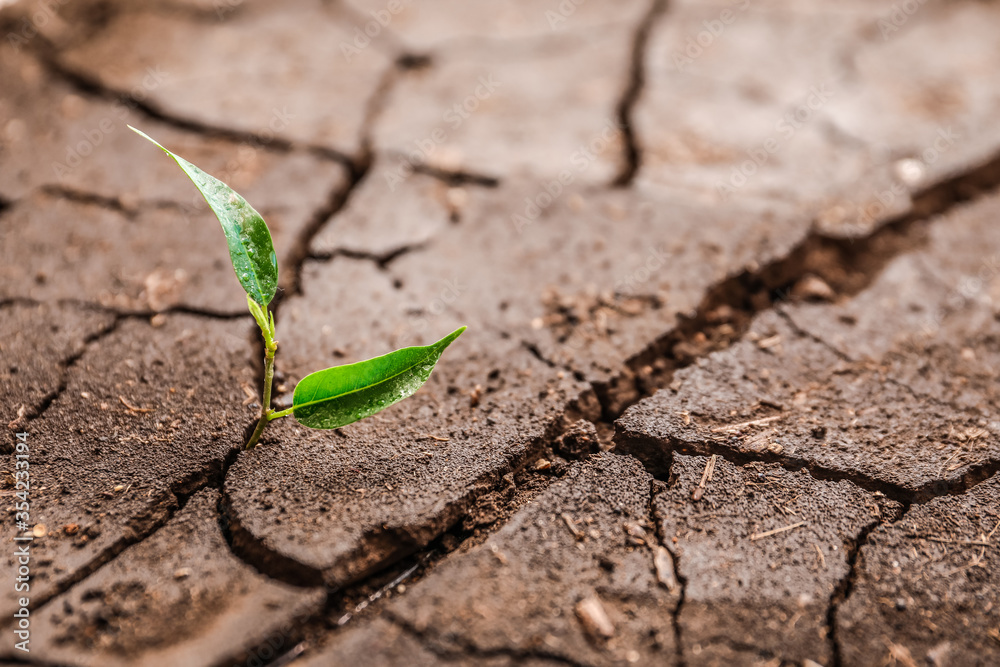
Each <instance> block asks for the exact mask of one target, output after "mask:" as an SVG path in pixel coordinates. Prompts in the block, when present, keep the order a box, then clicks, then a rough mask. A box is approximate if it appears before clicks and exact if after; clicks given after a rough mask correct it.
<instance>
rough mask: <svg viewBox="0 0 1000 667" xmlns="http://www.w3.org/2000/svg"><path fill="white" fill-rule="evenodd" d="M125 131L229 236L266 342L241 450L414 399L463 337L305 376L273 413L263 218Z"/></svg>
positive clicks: (270, 251) (272, 287)
mask: <svg viewBox="0 0 1000 667" xmlns="http://www.w3.org/2000/svg"><path fill="white" fill-rule="evenodd" d="M129 129H130V130H132V131H133V132H135V133H136V134H138V135H139V136H141V137H145V138H146V139H148V140H149V141H151V142H153V143H154V144H156V145H157V146H159V147H160V149H162V150H163V152H164V153H166V154H167V155H169V156H170V157H172V158H173V159H174V161H175V162H176V163H177V164H178V165H180V168H181V169H182V170H184V173H185V174H187V175H188V177H189V178H190V179H191V180H192V181H193V182H194V184H195V186H196V187H197V188H198V190H200V191H201V194H202V195H203V196H204V197H205V201H207V202H208V205H209V207H210V208H211V209H212V211H214V212H215V215H216V217H217V218H218V219H219V222H221V223H222V231H223V232H225V234H226V241H227V242H228V244H229V257H230V259H231V260H232V262H233V269H234V270H235V271H236V277H237V278H238V279H239V281H240V285H242V286H243V289H244V290H245V291H246V293H247V307H248V308H249V309H250V313H251V314H252V315H253V317H254V319H255V320H256V321H257V326H259V327H260V333H261V335H262V336H263V337H264V391H263V394H264V395H263V400H262V401H261V404H260V406H261V407H260V419H259V420H258V421H257V428H255V429H254V431H253V435H251V436H250V439H249V440H248V441H247V443H246V449H253V448H254V447H255V446H256V445H257V441H258V440H260V436H261V434H262V433H263V432H264V429H265V428H266V427H267V425H268V424H269V423H271V422H272V421H274V420H275V419H279V418H281V417H287V416H288V415H293V416H294V417H295V419H296V420H298V422H299V423H300V424H302V425H303V426H308V427H309V428H324V429H332V428H340V427H341V426H345V425H347V424H350V423H352V422H356V421H358V420H359V419H364V418H365V417H370V416H371V415H373V414H375V413H376V412H379V411H381V410H384V409H385V408H387V407H389V406H390V405H392V404H394V403H398V402H399V401H401V400H403V399H404V398H407V397H409V396H412V395H413V394H414V393H416V391H417V390H418V389H419V388H420V387H421V386H422V385H423V384H424V382H426V381H427V378H428V377H430V374H431V371H432V370H434V365H435V364H437V361H438V359H440V358H441V353H442V352H444V350H445V348H446V347H448V346H449V345H451V343H452V342H453V341H454V340H455V339H456V338H458V337H459V336H460V335H462V332H463V331H465V327H460V328H459V329H456V330H455V331H453V332H451V333H450V334H448V335H447V336H445V337H444V338H442V339H441V340H439V341H438V342H436V343H434V344H433V345H427V346H425V347H406V348H403V349H401V350H396V351H395V352H390V353H389V354H386V355H383V356H381V357H375V358H374V359H369V360H367V361H359V362H358V363H356V364H347V365H344V366H334V367H333V368H327V369H325V370H321V371H316V372H315V373H310V374H309V375H307V376H305V377H304V378H302V380H301V381H300V382H299V383H298V384H297V385H296V386H295V394H294V397H293V399H292V407H290V408H288V409H287V410H281V411H276V410H274V409H272V408H271V384H272V381H273V379H274V354H275V352H276V351H277V349H278V340H277V338H276V334H275V330H274V313H273V312H272V311H269V310H268V305H269V304H270V303H271V299H273V298H274V294H275V292H276V291H277V289H278V259H277V256H276V255H275V253H274V246H273V245H272V243H271V232H270V230H268V228H267V225H266V224H265V223H264V219H263V218H262V217H261V216H260V214H259V213H257V211H255V210H254V209H253V207H252V206H250V204H248V203H247V201H246V200H245V199H244V198H243V197H241V196H240V195H238V194H237V193H236V192H234V191H233V189H232V188H230V187H229V186H228V185H226V184H225V183H223V182H222V181H220V180H218V179H216V178H214V177H212V176H210V175H208V174H206V173H205V172H204V171H202V170H201V169H199V168H198V167H196V166H194V165H193V164H191V163H190V162H188V161H187V160H185V159H184V158H182V157H179V156H177V155H174V154H173V153H171V152H170V151H168V150H167V149H166V148H163V146H160V144H158V143H157V142H156V141H154V140H153V139H152V138H150V137H149V136H147V135H145V134H143V133H142V132H140V131H139V130H137V129H135V128H134V127H132V126H131V125H129Z"/></svg>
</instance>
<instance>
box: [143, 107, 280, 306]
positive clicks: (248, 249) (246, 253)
mask: <svg viewBox="0 0 1000 667" xmlns="http://www.w3.org/2000/svg"><path fill="white" fill-rule="evenodd" d="M128 127H129V129H130V130H132V131H133V132H135V133H136V134H138V135H139V136H141V137H145V138H146V139H149V141H152V142H153V143H154V144H156V145H157V146H159V147H160V149H162V150H163V152H164V153H166V154H167V155H169V156H170V157H172V158H173V159H174V161H175V162H176V163H177V164H178V165H180V168H181V169H183V170H184V173H185V174H187V175H188V178H190V179H191V180H192V181H193V182H194V184H195V186H197V188H198V190H200V191H201V194H202V195H203V196H204V197H205V201H207V202H208V205H209V206H210V207H211V208H212V211H214V212H215V217H217V218H218V219H219V222H221V223H222V231H224V232H225V233H226V241H227V242H228V243H229V257H230V259H231V260H232V261H233V269H235V271H236V277H237V278H238V279H239V281H240V285H243V289H245V290H246V292H247V294H248V295H249V296H250V298H252V299H253V300H254V301H256V302H257V303H259V304H260V305H262V306H267V304H269V303H271V299H273V298H274V292H275V290H276V289H277V288H278V258H277V256H276V255H275V254H274V245H273V244H272V243H271V232H270V231H269V230H268V229H267V224H266V223H265V222H264V218H262V217H260V213H258V212H257V211H255V210H254V209H253V207H252V206H250V204H248V203H247V200H246V199H244V198H243V197H241V196H240V195H239V194H237V193H236V192H235V191H234V190H233V189H232V188H230V187H229V186H228V185H226V184H225V183H223V182H222V181H220V180H219V179H217V178H215V177H214V176H210V175H209V174H206V173H205V172H203V171H202V170H201V169H199V168H198V167H196V166H194V165H193V164H191V163H190V162H188V161H187V160H185V159H184V158H182V157H179V156H177V155H174V154H173V153H171V152H170V151H168V150H167V149H166V148H163V146H160V144H158V143H157V142H156V141H155V140H153V139H152V138H151V137H149V136H148V135H146V134H144V133H143V132H140V131H139V130H137V129H135V128H134V127H132V126H131V125H129V126H128Z"/></svg>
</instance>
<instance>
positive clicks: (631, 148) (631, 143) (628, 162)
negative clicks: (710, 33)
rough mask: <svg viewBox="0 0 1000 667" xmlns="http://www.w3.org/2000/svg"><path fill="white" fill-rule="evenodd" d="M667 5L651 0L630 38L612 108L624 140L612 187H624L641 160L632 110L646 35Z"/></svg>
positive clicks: (643, 63) (639, 88)
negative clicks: (627, 62) (622, 83)
mask: <svg viewBox="0 0 1000 667" xmlns="http://www.w3.org/2000/svg"><path fill="white" fill-rule="evenodd" d="M666 9H667V0H653V2H652V4H651V5H650V7H649V11H648V12H646V14H645V16H643V17H642V19H641V21H640V23H639V26H638V27H637V28H636V30H635V36H634V38H633V40H632V55H631V62H630V65H629V73H628V82H627V83H626V85H625V91H624V93H622V97H621V99H620V100H619V101H618V104H617V106H616V108H615V115H616V117H617V120H618V126H619V127H620V128H621V130H622V136H623V138H624V142H625V147H624V153H625V154H624V164H623V165H622V168H621V171H620V172H619V173H618V175H617V176H616V177H615V179H614V181H613V182H612V185H614V186H615V187H627V186H628V185H630V184H631V183H632V180H633V179H634V178H635V175H636V174H637V173H638V171H639V167H640V165H641V164H642V147H641V146H640V145H639V138H638V137H637V136H636V132H635V123H634V121H633V118H632V112H633V111H634V110H635V106H636V104H638V102H639V98H640V97H641V96H642V89H643V87H644V86H645V84H646V46H647V44H648V43H649V35H650V33H652V31H653V28H654V27H655V26H656V23H657V20H658V19H659V18H660V17H661V15H662V14H663V13H664V12H665V11H666Z"/></svg>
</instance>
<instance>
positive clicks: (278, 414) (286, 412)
mask: <svg viewBox="0 0 1000 667" xmlns="http://www.w3.org/2000/svg"><path fill="white" fill-rule="evenodd" d="M294 410H295V408H288V409H287V410H282V411H281V412H274V411H273V410H272V411H271V414H270V415H268V417H267V421H269V422H273V421H274V420H275V419H281V418H282V417H287V416H288V415H290V414H292V411H294Z"/></svg>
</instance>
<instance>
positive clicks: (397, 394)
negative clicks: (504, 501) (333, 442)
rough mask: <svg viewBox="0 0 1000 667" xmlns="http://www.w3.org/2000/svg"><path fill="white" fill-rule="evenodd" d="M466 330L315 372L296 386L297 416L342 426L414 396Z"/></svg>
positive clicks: (294, 406) (304, 421) (307, 422)
mask: <svg viewBox="0 0 1000 667" xmlns="http://www.w3.org/2000/svg"><path fill="white" fill-rule="evenodd" d="M463 331H465V327H462V328H460V329H456V330H455V331H453V332H451V333H450V334H448V335H447V336H445V337H444V338H442V339H441V340H439V341H438V342H436V343H434V344H433V345H427V346H426V347H404V348H403V349H401V350H396V351H395V352H390V353H389V354H386V355H383V356H381V357H375V358H374V359H369V360H368V361H359V362H358V363H356V364H347V365H345V366H334V367H333V368H327V369H326V370H323V371H316V372H315V373H310V374H309V375H307V376H305V377H304V378H302V381H301V382H299V384H298V385H296V387H295V397H294V398H293V399H292V410H293V414H294V415H295V418H296V419H297V420H298V421H299V423H301V424H303V425H305V426H308V427H309V428H340V427H341V426H345V425H347V424H350V423H352V422H356V421H358V420H359V419H364V418H365V417H370V416H371V415H373V414H375V413H376V412H379V411H381V410H384V409H385V408H387V407H389V406H390V405H392V404H393V403H398V402H399V401H401V400H403V399H404V398H407V397H408V396H412V395H413V394H414V393H416V391H417V390H418V389H420V387H421V386H422V385H423V384H424V382H426V381H427V378H428V377H430V375H431V371H432V370H434V365H435V364H436V363H437V361H438V359H440V358H441V353H442V352H444V350H445V348H446V347H448V346H449V345H451V343H452V341H454V340H455V339H456V338H458V337H459V336H460V335H462V332H463Z"/></svg>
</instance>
